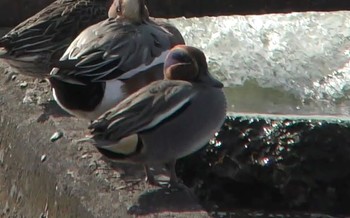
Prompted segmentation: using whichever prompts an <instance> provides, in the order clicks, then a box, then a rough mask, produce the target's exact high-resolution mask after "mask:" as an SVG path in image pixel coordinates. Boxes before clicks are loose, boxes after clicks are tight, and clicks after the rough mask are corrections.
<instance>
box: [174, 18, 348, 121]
mask: <svg viewBox="0 0 350 218" xmlns="http://www.w3.org/2000/svg"><path fill="white" fill-rule="evenodd" d="M170 22H172V23H173V24H174V25H176V26H177V27H178V28H179V29H180V31H181V32H182V34H183V35H184V37H185V40H186V43H187V44H189V45H193V46H196V47H199V48H201V49H202V50H203V51H204V52H205V53H206V55H207V57H208V62H209V66H210V69H211V72H213V73H214V74H215V75H216V76H217V77H218V78H220V79H221V80H222V81H223V82H224V83H225V86H226V87H227V88H226V93H227V95H228V99H229V106H230V107H229V111H234V112H239V113H268V114H271V113H273V114H294V115H335V116H347V115H349V114H350V99H349V97H350V74H349V73H350V62H349V59H350V12H345V11H341V12H329V13H324V12H322V13H317V12H309V13H291V14H269V15H254V16H222V17H204V18H191V19H185V18H177V19H171V20H170Z"/></svg>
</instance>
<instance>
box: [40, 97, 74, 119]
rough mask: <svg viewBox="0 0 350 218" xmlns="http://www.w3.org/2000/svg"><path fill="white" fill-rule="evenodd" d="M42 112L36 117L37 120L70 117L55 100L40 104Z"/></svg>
mask: <svg viewBox="0 0 350 218" xmlns="http://www.w3.org/2000/svg"><path fill="white" fill-rule="evenodd" d="M41 106H42V109H43V113H42V114H41V115H40V116H39V117H38V119H37V122H39V123H43V122H45V121H47V120H48V119H49V117H50V116H52V117H72V115H70V114H69V113H67V112H66V111H64V110H63V109H62V108H61V107H60V106H59V105H58V104H57V102H56V101H54V100H50V101H47V102H45V103H42V104H41Z"/></svg>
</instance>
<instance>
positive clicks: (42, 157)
mask: <svg viewBox="0 0 350 218" xmlns="http://www.w3.org/2000/svg"><path fill="white" fill-rule="evenodd" d="M40 160H41V162H44V161H45V160H46V154H43V155H41V158H40Z"/></svg>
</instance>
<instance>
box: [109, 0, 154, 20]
mask: <svg viewBox="0 0 350 218" xmlns="http://www.w3.org/2000/svg"><path fill="white" fill-rule="evenodd" d="M108 17H109V18H116V17H121V18H125V19H128V20H130V21H132V22H136V23H141V22H143V21H147V20H149V13H148V9H147V7H146V5H145V0H114V2H113V3H112V5H111V7H110V8H109V11H108Z"/></svg>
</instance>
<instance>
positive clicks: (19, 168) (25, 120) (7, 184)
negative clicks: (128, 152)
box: [0, 69, 208, 217]
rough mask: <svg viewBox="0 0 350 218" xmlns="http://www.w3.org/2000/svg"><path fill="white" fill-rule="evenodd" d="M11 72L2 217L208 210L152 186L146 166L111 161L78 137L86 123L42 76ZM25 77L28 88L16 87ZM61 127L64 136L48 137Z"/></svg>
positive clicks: (6, 92) (2, 95)
mask: <svg viewBox="0 0 350 218" xmlns="http://www.w3.org/2000/svg"><path fill="white" fill-rule="evenodd" d="M8 72H9V71H8ZM11 78H12V77H11V75H10V74H9V73H4V71H3V70H2V69H1V71H0V84H1V85H0V129H1V131H0V213H1V214H2V215H1V216H2V217H130V216H132V215H133V214H142V215H151V216H157V217H174V216H176V217H207V216H208V215H207V213H206V212H204V211H203V210H202V207H201V206H200V205H199V204H198V203H197V201H196V197H195V196H194V195H193V194H192V193H191V192H190V191H189V190H187V189H184V190H180V191H177V192H169V190H168V189H165V188H164V189H159V188H156V187H153V186H149V185H147V184H146V183H145V182H144V181H143V178H144V174H143V170H142V167H141V166H132V165H121V164H112V163H110V162H108V161H105V160H103V159H101V155H100V154H99V153H98V152H97V151H96V150H95V149H94V148H93V146H92V145H89V144H78V143H75V142H74V139H79V138H82V137H83V136H84V132H85V131H86V127H87V125H88V122H86V121H82V120H78V119H76V118H73V117H71V116H69V115H67V114H65V113H64V112H63V111H61V110H60V109H59V108H58V107H57V105H56V104H55V103H54V102H53V101H50V100H49V99H50V97H51V92H50V89H49V87H48V84H47V83H46V82H45V81H38V80H36V81H33V79H31V78H28V77H22V76H20V75H19V76H17V77H16V78H15V79H11ZM23 81H26V82H27V86H26V87H25V88H21V87H20V86H19V85H20V84H21V83H22V82H23ZM25 98H27V99H30V100H28V101H23V99H25ZM57 131H61V132H62V133H63V137H62V138H60V139H58V140H57V141H55V142H51V141H50V137H51V136H52V135H53V134H54V133H55V132H57ZM85 133H86V132H85ZM161 173H163V172H161Z"/></svg>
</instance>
